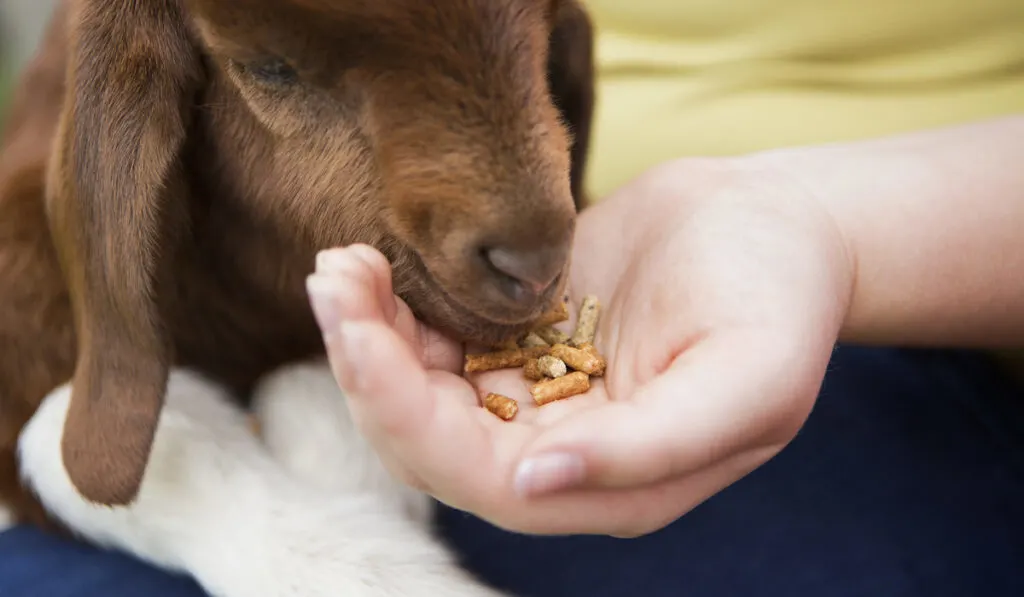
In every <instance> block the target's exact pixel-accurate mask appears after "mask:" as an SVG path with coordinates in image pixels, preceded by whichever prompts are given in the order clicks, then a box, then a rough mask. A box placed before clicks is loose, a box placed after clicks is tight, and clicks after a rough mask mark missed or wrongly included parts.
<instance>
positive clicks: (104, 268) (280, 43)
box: [0, 0, 593, 524]
mask: <svg viewBox="0 0 1024 597" xmlns="http://www.w3.org/2000/svg"><path fill="white" fill-rule="evenodd" d="M549 42H550V43H549ZM591 43H592V40H591V29H590V23H589V20H588V19H587V16H586V14H585V13H584V11H583V9H582V8H581V7H580V6H579V5H578V4H577V3H576V2H575V0H435V1H430V0H346V1H341V0H335V1H333V2H332V1H329V0H236V1H234V2H221V1H219V0H153V1H150V2H129V1H128V0H66V1H65V2H64V4H63V5H62V6H61V7H60V9H58V12H57V14H56V15H55V17H54V19H53V23H52V25H51V27H50V29H49V31H48V33H47V36H46V38H45V40H44V41H43V43H42V45H41V48H40V50H39V53H38V54H37V56H36V58H35V60H34V62H33V63H32V64H31V65H29V67H28V69H27V70H26V72H25V73H24V75H23V78H22V80H21V83H20V86H19V88H18V90H17V94H16V96H15V98H14V100H13V104H12V109H11V112H10V113H9V114H8V116H7V130H6V132H5V136H4V138H3V145H2V153H0V280H3V282H2V284H0V340H2V342H0V346H2V348H0V350H3V356H2V358H0V500H3V501H4V502H5V503H8V504H10V505H11V506H13V507H14V509H15V510H16V512H17V514H18V515H19V516H20V517H21V518H22V519H23V520H30V521H33V522H36V523H40V524H43V523H45V522H46V517H45V515H44V514H43V513H42V511H41V509H40V508H39V506H38V505H37V504H36V502H35V501H34V500H33V499H31V497H30V496H27V495H25V493H24V492H23V490H22V489H21V486H20V484H19V482H18V478H17V471H16V465H15V454H14V451H15V445H16V440H17V435H18V433H19V431H20V429H21V427H22V426H23V425H24V424H25V423H26V422H27V420H28V419H29V418H30V417H31V415H32V414H33V412H34V411H35V409H36V407H37V406H38V404H39V402H40V400H41V399H42V398H43V396H44V395H45V394H46V393H48V392H49V391H50V390H52V389H53V388H54V387H56V386H57V385H59V384H61V383H64V382H65V381H68V380H73V394H72V396H73V397H72V401H71V410H70V413H69V417H68V422H67V425H66V426H65V430H64V438H63V443H62V448H63V455H64V461H65V466H66V467H67V469H68V472H69V474H70V476H71V479H72V481H73V482H74V483H75V485H76V486H77V487H78V488H79V490H80V491H81V492H82V494H83V495H84V496H85V497H87V498H88V499H91V500H93V501H96V502H100V503H105V504H125V503H128V502H130V501H131V500H132V499H133V498H134V496H135V495H136V492H137V490H138V485H139V482H140V480H141V476H142V473H143V470H144V467H145V464H146V460H147V458H148V455H149V449H150V444H151V441H152V434H153V431H154V427H155V422H156V418H157V416H158V414H159V410H160V408H161V406H162V402H163V392H164V389H165V384H166V380H167V375H168V368H169V367H170V366H171V365H172V364H175V363H176V364H180V365H184V366H191V367H195V368H198V369H200V370H201V371H203V372H205V373H206V374H208V375H210V376H212V377H213V378H215V379H216V380H219V381H221V382H224V383H227V384H229V385H230V386H231V387H232V388H234V390H236V391H237V393H238V395H239V397H240V399H244V398H245V396H246V392H247V391H248V389H249V388H250V386H251V385H252V384H253V383H254V381H255V380H256V379H257V378H258V377H260V376H261V375H263V374H265V373H267V372H268V371H270V370H272V369H274V368H276V367H278V366H280V365H283V364H285V363H287V362H290V361H294V360H297V359H302V358H306V357H310V356H313V355H316V354H319V353H321V352H322V350H323V346H322V342H321V340H320V334H319V331H318V329H317V327H316V325H315V322H314V320H313V318H312V314H311V312H310V309H309V306H308V302H307V298H306V296H305V291H304V279H305V276H306V275H308V274H309V273H310V272H311V270H312V267H313V258H314V256H315V253H316V251H317V250H319V249H322V248H327V247H332V246H338V245H345V244H350V243H354V242H365V243H369V244H372V245H374V246H376V247H377V248H379V249H380V250H381V251H382V252H384V254H385V255H387V256H388V258H389V259H390V261H391V262H392V265H393V267H394V281H395V288H396V292H397V293H398V294H399V295H400V296H402V297H403V298H404V299H405V300H406V301H408V302H409V304H410V305H411V306H412V308H413V310H414V311H415V312H416V313H417V315H418V316H420V317H421V318H423V319H424V320H426V321H428V322H430V323H432V324H433V325H436V326H438V327H440V328H442V329H444V330H446V331H447V332H449V333H450V334H452V335H453V336H455V337H458V338H462V339H466V340H476V341H493V340H496V339H500V338H503V337H506V336H507V335H509V334H511V333H515V332H517V331H519V330H522V329H525V328H526V327H528V326H529V325H530V323H531V321H533V320H534V319H535V318H536V317H538V316H539V315H540V314H541V312H542V311H543V310H544V309H545V308H546V307H547V306H548V301H550V300H551V299H552V298H553V297H555V296H556V295H557V294H559V293H560V292H561V284H562V282H561V278H560V279H559V282H557V283H556V284H554V285H552V286H551V287H550V288H548V290H547V291H546V292H545V294H543V295H542V296H537V297H535V300H532V301H522V300H520V301H513V300H511V299H510V298H509V297H508V295H507V294H502V293H501V292H500V291H499V289H498V288H497V286H495V284H494V283H493V273H490V272H488V271H487V270H486V268H485V267H483V266H481V265H480V263H478V261H479V260H478V259H477V256H478V253H477V252H476V250H477V248H479V247H482V246H495V245H501V246H511V247H520V248H527V247H533V246H562V245H566V243H567V242H568V241H569V240H571V235H572V229H573V223H574V219H575V218H574V213H575V209H574V200H575V206H579V205H582V203H583V193H582V180H583V172H584V165H585V161H586V147H587V143H588V142H589V138H588V137H589V127H590V118H591V111H592V104H593V81H592V77H593V73H592V64H591V60H592V59H591V51H592V50H591ZM275 55H276V56H284V57H286V58H287V60H288V61H289V62H290V63H292V64H293V65H294V67H295V73H296V74H297V77H298V78H297V79H296V80H292V79H291V73H290V72H288V71H287V70H284V71H282V70H280V69H278V70H276V71H275V70H274V68H273V64H271V63H269V62H267V61H266V59H268V58H269V57H271V56H275ZM275 77H276V79H275ZM549 78H550V84H549ZM573 137H575V140H576V142H575V146H573V143H572V139H573ZM566 266H567V262H566V263H564V264H563V272H564V267H566ZM562 277H564V276H562Z"/></svg>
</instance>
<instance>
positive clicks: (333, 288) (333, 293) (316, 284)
mask: <svg viewBox="0 0 1024 597" xmlns="http://www.w3.org/2000/svg"><path fill="white" fill-rule="evenodd" d="M306 293H307V294H308V295H309V305H310V306H311V307H312V308H313V316H314V317H316V322H317V324H318V325H319V326H320V332H321V333H322V334H323V335H324V336H327V335H330V334H334V333H337V331H338V326H339V325H340V324H341V318H340V316H339V314H338V285H337V283H336V282H334V281H333V280H331V279H329V278H325V277H323V276H318V275H316V274H313V275H312V276H309V277H307V278H306Z"/></svg>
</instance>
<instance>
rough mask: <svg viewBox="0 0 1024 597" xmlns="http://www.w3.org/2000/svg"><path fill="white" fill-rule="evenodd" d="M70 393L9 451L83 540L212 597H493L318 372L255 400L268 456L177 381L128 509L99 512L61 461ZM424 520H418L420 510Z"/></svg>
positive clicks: (207, 394) (198, 388) (176, 377)
mask: <svg viewBox="0 0 1024 597" xmlns="http://www.w3.org/2000/svg"><path fill="white" fill-rule="evenodd" d="M69 397H70V389H69V387H68V386H62V387H60V388H58V389H56V390H54V391H53V392H52V393H51V394H50V395H49V396H47V398H46V399H45V400H44V402H43V404H42V406H41V407H40V409H39V411H38V412H37V413H36V415H35V416H34V417H33V418H32V420H31V421H30V422H29V424H28V425H27V426H26V428H25V429H24V431H23V433H22V436H21V438H20V442H19V457H20V458H21V464H22V470H23V475H24V477H25V481H26V482H27V484H28V485H29V486H30V487H32V488H34V489H35V490H36V491H37V492H38V494H39V496H40V499H41V501H42V502H43V504H44V505H45V506H46V507H47V508H48V509H49V510H50V511H51V512H52V513H53V514H54V516H56V517H57V518H59V519H60V520H62V521H63V522H64V523H65V524H66V525H68V526H69V527H70V528H71V529H73V530H74V531H76V532H77V533H79V534H80V535H81V536H82V537H83V538H84V539H86V540H88V541H91V542H93V543H95V544H99V545H104V546H109V547H114V548H117V549H121V550H124V551H126V552H128V553H131V554H134V555H135V556H137V557H139V558H141V559H144V560H147V561H149V562H152V563H153V564H155V565H157V566H160V567H163V568H166V569H169V570H176V571H182V572H185V573H187V574H190V575H192V576H193V577H195V578H196V580H197V581H198V582H199V583H200V584H201V585H202V586H203V587H204V588H205V589H206V590H207V591H208V592H209V593H211V594H212V595H214V596H215V597H254V596H256V597H299V596H302V597H319V596H323V597H328V596H330V597H338V596H342V595H343V596H346V597H392V596H394V597H399V596H402V597H441V596H444V597H498V595H499V593H497V592H495V591H493V590H491V589H489V588H487V587H485V586H483V585H482V584H480V583H479V582H477V581H476V580H474V579H473V578H471V577H470V575H468V574H467V573H465V572H464V571H463V570H461V569H460V568H459V567H458V566H457V565H456V563H455V562H454V561H453V559H452V558H451V556H450V554H449V553H448V552H447V550H446V549H445V548H444V547H443V545H442V544H441V543H440V542H439V541H438V540H436V539H435V538H433V537H432V536H431V535H430V533H429V532H428V530H427V526H426V524H424V521H423V520H422V519H416V518H414V517H410V516H408V515H407V511H408V509H409V508H410V506H412V507H413V509H422V508H424V507H426V506H424V504H426V503H427V502H426V500H425V498H423V497H422V496H420V495H417V494H415V493H410V492H409V490H407V489H406V488H405V487H404V486H400V485H398V484H397V483H396V482H395V481H393V480H392V479H390V477H389V476H388V475H387V473H386V472H385V471H384V470H383V468H382V467H381V466H380V463H379V461H378V460H377V458H376V456H375V454H374V453H373V452H372V451H371V450H370V449H369V447H368V446H367V444H366V443H365V441H364V440H363V439H362V438H361V437H360V436H359V434H358V432H357V431H356V430H355V429H354V427H353V426H352V424H351V420H350V419H349V418H348V412H347V409H346V408H345V403H344V397H343V396H342V395H341V394H340V392H339V391H338V388H337V385H336V384H335V383H334V380H333V377H331V376H330V372H329V370H328V369H327V367H326V365H325V364H322V363H320V364H315V365H306V366H299V367H291V368H288V369H286V370H283V371H281V372H280V373H278V374H275V375H272V376H270V377H268V378H267V380H266V382H265V383H263V384H262V386H261V388H260V389H259V391H258V392H257V408H258V411H257V412H258V414H259V417H260V421H261V425H262V427H263V433H264V435H265V437H266V438H267V445H268V446H269V447H270V449H269V450H268V448H267V446H264V445H263V444H262V443H261V442H260V441H259V440H258V439H257V438H256V437H255V436H254V435H253V434H252V433H251V431H250V430H249V428H248V426H247V421H246V417H245V415H244V413H243V412H242V411H241V410H240V409H238V408H236V407H235V406H233V405H232V404H230V403H229V401H228V398H227V395H226V394H225V393H224V392H223V391H221V390H220V389H219V388H218V387H216V386H214V385H213V384H211V383H209V382H208V381H206V380H204V379H202V378H201V377H199V376H197V375H195V374H192V373H188V372H185V371H175V372H173V373H172V375H171V379H170V383H169V384H168V392H167V401H166V405H165V407H164V410H163V413H162V415H161V419H160V423H159V426H158V429H157V434H156V439H155V443H154V446H153V451H152V455H151V458H150V461H149V465H148V468H147V470H146V474H145V477H144V479H143V482H142V487H141V490H140V494H139V497H138V499H137V501H136V502H135V503H134V504H132V505H130V506H127V507H122V508H106V507H101V506H97V505H94V504H90V503H88V502H86V501H85V500H84V499H83V498H82V497H81V496H80V495H79V494H78V493H77V492H76V491H75V489H74V487H73V486H72V485H71V483H70V480H69V478H68V476H67V473H66V472H65V470H64V467H63V463H62V461H61V455H60V437H61V433H62V429H63V424H64V418H65V416H66V413H67V407H68V400H69ZM420 511H421V512H422V510H420Z"/></svg>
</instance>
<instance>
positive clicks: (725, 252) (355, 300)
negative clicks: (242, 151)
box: [309, 161, 853, 536]
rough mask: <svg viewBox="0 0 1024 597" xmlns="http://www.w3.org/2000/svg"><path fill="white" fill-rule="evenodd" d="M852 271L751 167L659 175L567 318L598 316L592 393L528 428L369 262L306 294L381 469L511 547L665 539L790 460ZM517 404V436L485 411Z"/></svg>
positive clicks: (634, 196)
mask: <svg viewBox="0 0 1024 597" xmlns="http://www.w3.org/2000/svg"><path fill="white" fill-rule="evenodd" d="M852 278H853V274H852V265H851V260H850V258H849V256H848V255H847V253H846V249H845V246H844V244H843V241H842V239H841V237H840V235H839V233H838V231H837V230H836V229H835V227H834V226H833V224H832V222H831V220H830V218H829V217H828V216H827V215H826V213H825V211H824V210H822V209H821V208H820V207H819V206H818V204H817V203H816V201H815V198H814V197H812V196H809V195H808V194H807V192H806V191H805V190H804V189H803V188H802V187H801V186H799V185H798V184H795V183H793V182H792V181H790V180H789V179H787V178H785V177H784V176H781V175H778V174H776V173H775V172H774V171H756V170H755V169H754V167H753V166H750V165H748V164H747V163H746V162H741V161H736V162H724V161H723V162H692V163H691V162H678V163H670V164H666V165H664V166H661V167H659V168H656V169H654V170H652V171H650V172H648V173H647V174H645V175H644V176H642V177H641V178H640V179H638V180H637V181H635V182H634V183H632V184H631V185H628V186H627V187H625V188H624V189H622V190H621V191H619V192H617V193H615V194H614V195H613V196H611V197H609V198H608V199H606V200H605V201H603V202H602V203H600V204H598V205H596V206H594V207H592V208H589V209H587V210H585V211H584V212H583V214H582V215H581V218H580V220H579V223H578V228H577V233H576V239H575V246H574V254H573V266H572V272H571V277H570V282H569V293H570V297H571V301H570V303H571V304H572V305H574V306H575V305H577V304H578V302H579V299H580V298H581V297H582V296H583V295H584V294H594V295H597V296H598V297H599V299H600V300H601V302H602V304H603V305H604V309H603V314H602V318H601V322H600V325H599V332H598V336H597V340H596V342H595V344H596V345H597V347H598V348H599V350H601V352H602V353H603V354H604V355H605V357H606V358H607V360H608V367H607V371H606V374H605V376H604V377H603V378H594V379H592V388H591V390H590V391H589V392H588V393H587V394H585V395H582V396H576V397H573V398H570V399H567V400H564V401H559V402H556V403H552V404H549V405H546V406H544V407H543V408H535V407H533V406H532V401H531V400H530V397H529V394H528V392H527V387H528V386H527V382H526V380H524V379H523V378H522V373H521V371H519V370H508V371H498V372H490V373H487V374H483V375H479V376H476V377H475V378H474V379H473V380H472V381H473V385H471V384H470V382H469V381H467V380H466V379H464V378H463V377H462V375H461V365H462V356H463V353H462V348H461V347H460V346H459V345H458V344H456V343H454V342H452V341H450V340H447V339H445V338H444V337H443V336H441V335H440V334H438V333H437V332H436V331H433V330H430V329H429V328H427V327H425V326H423V325H422V324H420V323H417V322H416V321H415V319H414V318H413V317H412V314H411V312H410V311H409V309H408V307H407V306H406V305H405V304H404V303H402V301H401V300H398V299H397V298H396V297H394V295H393V294H392V289H391V285H390V269H389V267H388V264H387V262H386V260H385V259H384V258H383V256H382V255H380V254H379V253H377V252H376V251H374V250H372V249H370V248H368V247H364V246H353V247H349V248H345V249H336V250H332V251H329V252H325V253H323V254H322V255H321V258H320V259H319V260H318V273H317V274H315V275H314V276H313V277H312V278H311V279H310V284H309V289H310V294H311V298H312V302H313V304H314V309H315V310H316V311H317V314H318V318H319V320H320V322H321V326H322V328H323V330H324V335H325V342H326V345H327V348H328V352H329V355H330V360H331V363H332V367H333V369H334V371H335V375H336V377H337V379H338V382H339V384H340V385H341V387H342V389H343V390H344V391H345V392H346V394H347V396H348V399H349V400H350V402H351V408H352V411H353V414H354V417H355V418H356V420H357V423H358V424H359V426H360V429H361V430H362V431H363V433H365V434H366V436H367V437H368V439H369V440H370V442H371V443H372V444H373V445H374V447H375V448H376V449H377V451H378V453H379V454H380V455H381V458H382V460H383V461H384V463H385V465H386V466H387V467H388V469H389V470H390V471H391V472H392V473H393V474H395V475H397V476H398V477H400V478H401V479H403V480H405V481H406V482H408V483H410V484H411V485H413V486H415V487H417V488H419V489H422V490H424V491H426V492H428V493H429V494H431V495H433V496H434V497H436V498H437V499H439V500H440V501H442V502H445V503H447V504H449V505H451V506H452V507H455V508H459V509H462V510H466V511H469V512H472V513H474V514H476V515H478V516H480V517H481V518H483V519H485V520H488V521H489V522H491V523H493V524H495V525H497V526H500V527H503V528H507V529H511V530H515V531H520V532H529V533H540V534H566V533H573V534H578V533H592V534H609V535H615V536H637V535H641V534H645V533H648V532H652V531H655V530H657V529H659V528H661V527H663V526H665V525H666V524H668V523H670V522H672V521H673V520H675V519H676V518H678V517H679V516H681V515H683V514H685V513H686V512H687V511H689V510H690V509H692V508H693V507H695V506H696V505H698V504H699V503H700V502H702V501H704V500H705V499H707V498H708V497H710V496H711V495H713V494H714V493H716V492H718V491H720V490H721V489H723V488H724V487H726V486H728V485H729V484H731V483H733V482H735V481H736V480H738V479H739V478H741V477H742V476H744V475H745V474H747V473H748V472H749V471H751V470H753V469H754V468H756V467H757V466H759V465H761V464H763V463H764V462H765V461H767V460H768V459H769V458H771V457H772V456H774V455H775V454H776V453H778V452H779V451H780V450H781V449H782V448H783V447H784V446H785V445H786V444H787V443H788V442H789V441H790V440H791V439H792V437H793V436H794V435H795V433H796V432H797V430H798V429H799V427H800V426H801V425H802V424H803V422H804V420H805V419H806V417H807V415H808V413H809V412H810V409H811V407H812V405H813V402H814V400H815V397H816V396H817V393H818V390H819V388H820V385H821V381H822V378H823V375H824V371H825V367H826V365H827V363H828V360H829V357H830V355H831V351H832V348H833V345H834V343H835V341H836V338H837V336H838V333H839V330H840V327H841V325H842V322H843V318H844V316H845V313H846V309H847V307H848V300H849V295H850V292H851V288H852ZM488 391H497V392H501V393H503V394H505V395H508V396H512V397H514V398H517V399H518V400H519V402H520V413H519V415H518V416H517V417H516V419H515V420H513V421H511V422H505V421H502V420H500V419H498V418H497V417H495V416H493V415H491V414H490V413H488V412H487V411H486V410H484V409H482V408H480V406H479V396H481V395H483V394H484V393H486V392H488Z"/></svg>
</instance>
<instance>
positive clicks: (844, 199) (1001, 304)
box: [753, 116, 1024, 347]
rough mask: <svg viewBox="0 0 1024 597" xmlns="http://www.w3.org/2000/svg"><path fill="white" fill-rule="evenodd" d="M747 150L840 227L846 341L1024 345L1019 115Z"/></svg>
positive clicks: (1023, 177)
mask: <svg viewBox="0 0 1024 597" xmlns="http://www.w3.org/2000/svg"><path fill="white" fill-rule="evenodd" d="M753 159H755V160H764V161H765V162H768V163H773V164H775V165H779V166H780V167H783V168H785V169H786V170H787V171H788V172H789V173H790V174H793V175H794V176H796V177H798V178H799V179H800V180H802V181H803V184H804V185H805V186H806V188H808V189H809V190H810V191H811V192H812V193H813V194H814V195H815V196H816V197H817V199H818V200H819V201H821V202H822V203H823V204H824V206H825V208H826V210H827V211H828V212H829V213H830V214H831V216H832V217H833V218H834V221H835V223H836V226H837V229H838V231H839V232H840V233H841V235H842V236H843V238H844V240H845V243H846V246H847V248H848V252H849V255H850V257H851V264H852V268H853V271H854V282H853V285H852V288H851V300H850V308H849V314H848V317H847V319H846V321H845V324H844V327H843V330H842V339H843V340H844V341H850V342H862V343H885V344H904V345H947V346H948V345H959V346H976V347H977V346H984V347H995V346H1010V345H1014V344H1016V345H1022V346H1024V116H1018V117H1014V118H1004V119H1001V120H997V121H989V122H985V123H980V124H974V125H969V126H962V127H956V128H948V129H943V130H937V131H931V132H924V133H917V134H912V135H905V136H899V137H892V138H888V139H882V140H873V141H867V142H858V143H851V144H842V145H833V146H828V147H819V148H810V149H793V150H783V151H776V152H770V153H767V154H762V155H761V156H755V157H754V158H753Z"/></svg>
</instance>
